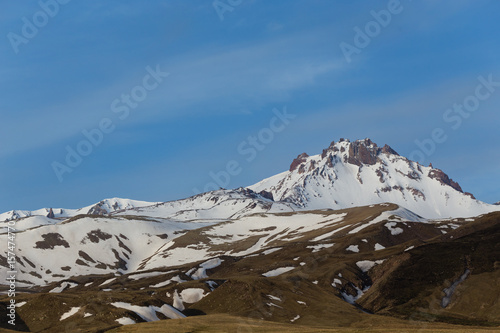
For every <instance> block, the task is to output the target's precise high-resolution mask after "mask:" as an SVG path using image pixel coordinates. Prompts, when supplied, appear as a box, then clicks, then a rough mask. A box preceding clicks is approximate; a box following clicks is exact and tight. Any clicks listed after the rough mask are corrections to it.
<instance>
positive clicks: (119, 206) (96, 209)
mask: <svg viewBox="0 0 500 333" xmlns="http://www.w3.org/2000/svg"><path fill="white" fill-rule="evenodd" d="M154 204H155V203H154V202H146V201H137V200H130V199H120V198H112V199H105V200H102V201H99V202H98V203H96V204H93V205H90V206H86V207H83V208H78V209H65V208H41V209H38V210H34V211H29V210H11V211H8V212H5V213H2V214H0V222H3V221H11V220H17V219H20V218H24V217H30V216H45V217H48V218H50V219H58V218H68V217H73V216H76V215H79V214H90V215H105V214H110V213H113V212H119V211H122V210H126V209H132V208H136V207H143V206H151V205H154Z"/></svg>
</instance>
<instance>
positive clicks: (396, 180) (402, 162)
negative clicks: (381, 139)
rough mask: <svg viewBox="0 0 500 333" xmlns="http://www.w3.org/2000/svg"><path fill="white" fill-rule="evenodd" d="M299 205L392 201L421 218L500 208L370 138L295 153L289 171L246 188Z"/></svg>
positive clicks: (467, 214) (342, 205) (314, 206)
mask: <svg viewBox="0 0 500 333" xmlns="http://www.w3.org/2000/svg"><path fill="white" fill-rule="evenodd" d="M249 188H250V189H252V190H253V191H255V192H258V193H268V194H270V195H272V197H273V199H274V200H275V201H284V202H290V203H293V204H295V205H296V206H298V207H301V208H302V209H318V208H332V209H341V208H347V207H354V206H364V205H370V204H377V203H382V202H392V203H395V204H397V205H400V206H402V207H405V208H407V209H409V210H411V211H412V212H414V213H416V214H419V215H421V216H423V217H426V218H446V217H471V216H477V215H480V214H484V213H487V212H491V211H495V210H499V208H498V207H497V206H493V205H488V204H486V203H483V202H480V201H478V200H476V199H475V198H474V197H473V196H472V195H471V194H469V193H464V192H463V191H462V189H461V187H460V185H458V184H457V183H456V182H454V181H453V180H452V179H450V178H449V177H448V176H447V175H446V174H445V173H444V172H443V171H441V170H439V169H435V168H433V167H432V166H429V167H424V166H422V165H420V164H418V163H416V162H413V161H410V160H408V159H407V158H405V157H402V156H400V155H398V154H397V153H396V152H395V151H394V150H393V149H391V148H390V147H389V146H387V145H386V146H384V147H382V148H380V147H378V146H377V145H376V144H375V143H373V142H372V141H370V140H369V139H365V140H358V141H355V142H350V141H348V140H343V139H341V141H339V142H336V143H335V142H332V144H331V145H330V146H329V147H328V148H327V149H325V150H323V152H322V154H320V155H314V156H308V155H307V154H305V153H304V154H301V155H299V156H298V157H297V158H296V159H295V160H294V161H293V162H292V164H291V165H290V169H289V171H286V172H283V173H280V174H278V175H275V176H273V177H270V178H267V179H264V180H262V181H260V182H259V183H257V184H255V185H252V186H249Z"/></svg>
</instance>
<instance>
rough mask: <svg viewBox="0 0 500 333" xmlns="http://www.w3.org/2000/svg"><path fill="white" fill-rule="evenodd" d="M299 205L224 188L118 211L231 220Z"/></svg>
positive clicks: (183, 219) (286, 210)
mask: <svg viewBox="0 0 500 333" xmlns="http://www.w3.org/2000/svg"><path fill="white" fill-rule="evenodd" d="M295 209H296V207H295V205H293V204H290V203H287V202H283V203H282V202H274V201H273V200H270V199H268V198H265V197H263V196H262V195H259V194H257V193H255V192H253V191H251V190H249V189H245V188H238V189H235V190H225V189H220V190H217V191H212V192H206V193H202V194H198V195H195V196H192V197H189V198H186V199H182V200H176V201H169V202H164V203H158V204H155V205H151V206H145V207H141V208H135V209H129V210H125V211H119V212H115V213H113V214H118V215H136V216H149V217H161V218H169V219H172V220H177V221H190V220H198V221H200V220H228V219H237V218H240V217H242V216H247V215H251V214H257V213H266V212H267V213H279V212H293V211H294V210H295Z"/></svg>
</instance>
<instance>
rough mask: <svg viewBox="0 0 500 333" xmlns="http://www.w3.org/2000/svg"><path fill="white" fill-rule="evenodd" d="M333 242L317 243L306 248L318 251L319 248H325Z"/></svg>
mask: <svg viewBox="0 0 500 333" xmlns="http://www.w3.org/2000/svg"><path fill="white" fill-rule="evenodd" d="M334 245H335V243H333V244H318V245H308V246H306V248H308V249H313V251H312V253H315V252H319V251H320V250H321V249H327V248H329V247H332V246H334Z"/></svg>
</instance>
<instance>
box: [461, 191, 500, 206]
mask: <svg viewBox="0 0 500 333" xmlns="http://www.w3.org/2000/svg"><path fill="white" fill-rule="evenodd" d="M464 194H465V195H468V196H469V197H471V198H472V199H476V197H475V196H474V194H472V193H470V192H464ZM495 205H500V203H498V202H497V203H496V204H495Z"/></svg>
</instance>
